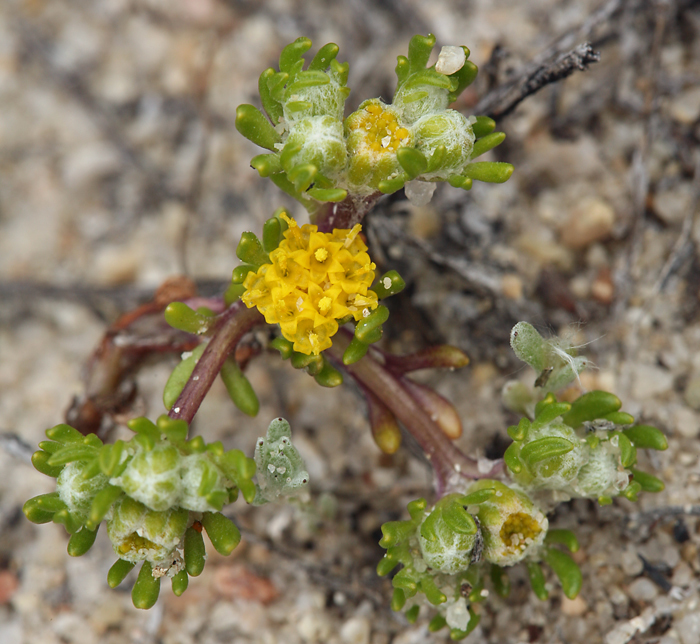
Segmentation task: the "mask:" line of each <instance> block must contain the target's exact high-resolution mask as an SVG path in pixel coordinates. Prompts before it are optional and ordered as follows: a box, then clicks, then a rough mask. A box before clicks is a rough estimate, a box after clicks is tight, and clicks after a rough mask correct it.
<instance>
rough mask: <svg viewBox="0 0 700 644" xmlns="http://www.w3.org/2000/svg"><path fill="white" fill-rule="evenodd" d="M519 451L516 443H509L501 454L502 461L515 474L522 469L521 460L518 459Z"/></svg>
mask: <svg viewBox="0 0 700 644" xmlns="http://www.w3.org/2000/svg"><path fill="white" fill-rule="evenodd" d="M519 453H520V446H519V445H518V444H517V443H511V444H510V445H509V446H508V449H506V452H505V454H503V461H504V462H505V464H506V465H507V466H508V469H509V470H510V471H511V472H514V473H515V474H517V473H518V472H521V471H522V469H523V464H522V461H521V460H520V458H519V456H518V454H519Z"/></svg>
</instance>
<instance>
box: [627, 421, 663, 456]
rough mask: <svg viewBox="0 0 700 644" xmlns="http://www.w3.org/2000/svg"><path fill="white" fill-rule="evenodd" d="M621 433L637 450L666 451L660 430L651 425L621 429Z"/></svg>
mask: <svg viewBox="0 0 700 644" xmlns="http://www.w3.org/2000/svg"><path fill="white" fill-rule="evenodd" d="M622 433H623V434H624V435H625V436H627V438H629V439H630V441H632V444H633V445H634V446H635V447H638V448H639V449H655V450H658V451H663V450H665V449H668V441H667V440H666V437H665V436H664V435H663V433H662V432H661V431H660V430H658V429H657V428H656V427H652V426H651V425H635V426H634V427H630V428H628V429H623V430H622Z"/></svg>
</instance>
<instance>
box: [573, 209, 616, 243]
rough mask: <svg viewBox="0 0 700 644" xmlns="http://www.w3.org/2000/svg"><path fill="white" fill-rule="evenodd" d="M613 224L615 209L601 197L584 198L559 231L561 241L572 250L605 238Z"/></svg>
mask: <svg viewBox="0 0 700 644" xmlns="http://www.w3.org/2000/svg"><path fill="white" fill-rule="evenodd" d="M614 224H615V211H614V210H613V208H612V206H611V205H610V204H609V203H607V202H606V201H603V200H602V199H597V198H594V199H588V200H585V201H584V202H583V203H581V205H580V206H579V207H578V208H575V209H574V210H573V211H572V212H571V215H570V216H569V218H568V219H567V221H566V223H565V224H564V226H563V228H562V231H561V241H562V243H563V244H564V245H565V246H567V247H568V248H572V249H574V250H576V249H579V248H585V247H586V246H589V245H590V244H592V243H593V242H597V241H601V240H603V239H605V238H607V237H608V236H609V235H610V233H611V232H612V229H613V225H614Z"/></svg>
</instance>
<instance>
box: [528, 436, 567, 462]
mask: <svg viewBox="0 0 700 644" xmlns="http://www.w3.org/2000/svg"><path fill="white" fill-rule="evenodd" d="M572 449H574V444H573V443H572V442H571V441H568V440H566V439H565V438H561V437H559V436H545V437H544V438H539V439H537V440H534V441H532V442H531V443H528V444H527V445H524V446H523V447H522V448H521V450H520V458H521V459H522V460H523V461H525V463H527V464H528V466H532V465H535V464H536V463H540V462H541V461H544V460H546V459H548V458H553V457H555V456H563V455H564V454H568V453H569V452H570V451H571V450H572Z"/></svg>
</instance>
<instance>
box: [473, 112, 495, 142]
mask: <svg viewBox="0 0 700 644" xmlns="http://www.w3.org/2000/svg"><path fill="white" fill-rule="evenodd" d="M495 128H496V121H494V120H493V119H492V118H489V117H488V116H477V117H476V122H474V123H472V130H473V131H474V136H475V137H476V138H477V139H481V138H483V137H485V136H486V135H487V134H491V132H493V131H494V129H495Z"/></svg>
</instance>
